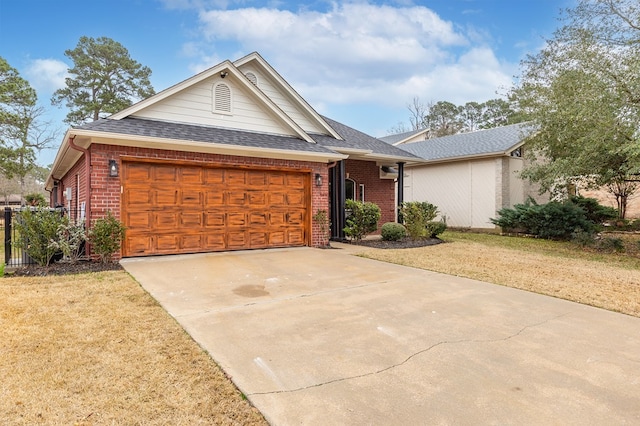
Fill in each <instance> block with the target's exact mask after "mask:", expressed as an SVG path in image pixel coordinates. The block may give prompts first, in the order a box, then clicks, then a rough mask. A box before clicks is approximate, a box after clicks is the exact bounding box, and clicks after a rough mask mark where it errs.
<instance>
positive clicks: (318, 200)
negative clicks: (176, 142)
mask: <svg viewBox="0 0 640 426" xmlns="http://www.w3.org/2000/svg"><path fill="white" fill-rule="evenodd" d="M90 152H91V221H92V222H93V221H95V220H96V219H98V218H101V217H104V216H105V215H106V213H107V211H111V213H112V214H113V215H114V216H115V217H116V218H118V219H120V197H121V182H120V178H119V177H117V178H113V177H109V175H108V174H109V160H112V159H114V160H116V161H117V162H118V167H119V168H120V169H121V168H122V162H121V159H120V157H121V156H134V157H141V158H154V159H162V160H178V161H194V162H201V163H210V164H211V163H214V164H220V165H230V166H232V165H245V166H262V167H275V168H282V169H288V170H311V177H312V184H311V210H310V211H309V215H310V216H313V215H314V214H315V213H316V212H317V211H318V210H325V211H327V210H328V205H329V195H328V194H329V186H328V185H329V183H328V182H329V179H328V169H327V164H325V163H315V162H308V161H295V160H279V159H271V158H251V157H240V156H232V155H218V154H204V153H194V152H181V151H169V150H154V149H149V148H135V147H122V146H115V145H101V144H93V145H91V147H90ZM78 173H80V176H81V180H80V182H81V188H82V189H81V191H80V197H82V198H81V200H85V199H86V198H85V197H86V196H85V192H84V188H85V187H86V179H85V177H84V158H81V159H80V160H79V161H78V163H77V164H76V165H74V166H73V168H72V169H71V170H70V171H69V172H68V173H67V174H66V175H65V177H64V178H63V179H62V182H63V185H64V186H65V187H66V186H67V185H69V182H72V183H73V182H75V180H74V179H75V175H76V174H78ZM316 173H319V174H320V175H321V176H322V186H320V187H318V186H316V185H315V174H316ZM61 191H64V189H61ZM309 220H311V217H310V218H309ZM311 228H312V235H311V245H312V246H314V247H316V246H320V245H322V244H323V241H324V239H323V236H322V235H321V232H320V225H319V224H317V223H314V222H312V227H311Z"/></svg>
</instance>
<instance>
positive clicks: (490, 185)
mask: <svg viewBox="0 0 640 426" xmlns="http://www.w3.org/2000/svg"><path fill="white" fill-rule="evenodd" d="M495 164H496V163H495V160H477V161H460V162H455V163H444V164H436V165H428V166H420V167H411V168H407V169H406V173H407V175H408V176H407V179H406V181H405V192H404V199H405V201H428V202H429V203H431V204H435V205H436V206H438V210H439V211H440V216H446V217H447V224H448V225H449V226H453V227H464V228H469V227H472V228H494V225H493V224H492V223H491V222H490V221H489V219H490V218H492V217H495V213H496V210H495V205H496V190H495V188H496V179H497V177H496V166H495Z"/></svg>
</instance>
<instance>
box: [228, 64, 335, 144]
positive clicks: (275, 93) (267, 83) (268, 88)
mask: <svg viewBox="0 0 640 426" xmlns="http://www.w3.org/2000/svg"><path fill="white" fill-rule="evenodd" d="M240 71H241V72H242V73H243V74H247V73H249V72H250V73H252V74H254V75H255V76H256V77H257V80H258V88H259V89H260V90H262V91H263V92H264V94H265V95H267V96H268V97H269V98H270V99H271V100H272V101H273V103H275V104H276V105H278V107H280V109H281V110H283V111H284V112H285V114H287V115H288V116H289V117H291V119H292V120H293V121H295V122H296V124H298V126H300V127H301V128H302V129H303V130H304V131H305V132H307V133H326V131H325V130H323V129H322V128H321V127H320V126H318V125H317V124H316V123H315V121H314V120H312V119H311V118H310V117H308V116H307V114H306V113H305V111H304V110H303V109H302V108H299V107H298V106H297V103H296V102H294V101H293V100H292V99H291V97H290V96H289V95H288V94H287V93H286V92H284V91H281V90H280V88H279V86H278V85H276V84H274V82H273V81H272V80H271V79H270V78H269V77H268V76H266V75H264V74H262V73H260V71H259V70H257V69H256V68H254V67H252V66H250V65H244V66H242V67H240Z"/></svg>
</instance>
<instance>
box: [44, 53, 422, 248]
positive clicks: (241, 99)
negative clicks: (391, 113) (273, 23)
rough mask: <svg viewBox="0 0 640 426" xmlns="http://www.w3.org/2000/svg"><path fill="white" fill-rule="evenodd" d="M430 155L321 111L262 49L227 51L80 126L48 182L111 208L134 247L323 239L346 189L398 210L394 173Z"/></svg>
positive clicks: (386, 217)
mask: <svg viewBox="0 0 640 426" xmlns="http://www.w3.org/2000/svg"><path fill="white" fill-rule="evenodd" d="M414 161H418V159H417V158H416V157H415V156H413V155H412V154H410V153H408V152H406V151H403V150H400V149H398V148H396V147H393V146H390V145H388V144H386V143H384V142H382V141H380V140H378V139H376V138H373V137H371V136H368V135H366V134H364V133H361V132H359V131H357V130H354V129H352V128H350V127H348V126H345V125H343V124H340V123H338V122H336V121H333V120H330V119H328V118H326V117H323V116H321V115H319V114H318V113H317V112H316V111H315V110H314V109H313V108H311V106H310V105H309V104H308V103H307V102H306V101H305V100H304V99H303V98H302V97H301V96H300V95H299V94H298V93H297V92H296V91H295V90H294V89H293V88H292V87H291V86H290V85H289V84H288V83H287V82H286V81H285V80H284V79H283V78H282V77H281V76H280V75H279V74H278V73H277V72H276V71H275V70H274V69H273V68H272V67H271V66H270V65H269V64H268V63H267V62H266V61H265V60H264V59H263V58H262V57H261V56H260V55H258V54H257V53H252V54H250V55H248V56H245V57H244V58H241V59H239V60H237V61H235V62H230V61H224V62H222V63H220V64H218V65H216V66H214V67H212V68H210V69H208V70H206V71H204V72H202V73H200V74H198V75H196V76H193V77H191V78H189V79H187V80H185V81H183V82H181V83H178V84H176V85H174V86H172V87H170V88H168V89H166V90H164V91H162V92H160V93H158V94H156V95H154V96H152V97H150V98H148V99H146V100H143V101H141V102H139V103H137V104H135V105H133V106H131V107H129V108H127V109H125V110H123V111H120V112H118V113H116V114H113V115H112V116H110V117H108V118H107V119H102V120H98V121H95V122H92V123H88V124H85V125H83V126H80V127H77V128H71V129H69V130H68V131H67V132H66V134H65V137H64V139H63V141H62V144H61V147H60V149H59V151H58V153H57V156H56V158H55V161H54V163H53V168H52V170H51V174H50V175H49V177H48V179H47V182H46V188H47V190H49V191H51V204H52V205H64V206H68V207H70V208H71V209H72V210H76V211H80V212H81V217H85V218H86V222H87V225H89V224H90V223H91V222H93V221H95V220H96V219H98V218H101V217H104V216H105V215H106V214H107V212H108V211H110V212H112V213H113V214H114V215H115V216H116V217H117V218H119V219H120V220H121V221H122V222H123V224H124V226H126V228H127V232H126V238H125V241H124V244H123V247H122V253H121V255H122V256H125V257H126V256H145V255H154V254H175V253H194V252H209V251H222V250H239V249H253V248H271V247H289V246H318V245H321V244H322V243H323V235H321V227H320V224H319V223H314V222H313V219H312V218H313V216H314V215H315V214H316V213H317V212H318V211H322V210H324V211H327V212H328V216H329V219H330V221H331V236H332V237H333V238H335V239H341V238H344V232H343V228H344V225H345V211H344V204H345V199H346V198H355V199H364V200H365V201H372V202H375V203H376V204H378V205H379V206H380V208H381V210H382V218H381V221H380V224H382V223H384V222H387V221H394V220H395V218H396V216H395V215H396V202H397V201H396V198H397V199H398V200H400V201H401V200H402V194H398V195H397V197H396V194H395V190H394V177H396V175H393V174H392V173H388V171H390V170H391V169H394V170H400V171H402V169H403V166H404V164H405V163H407V164H410V163H412V162H414Z"/></svg>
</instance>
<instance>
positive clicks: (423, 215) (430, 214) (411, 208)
mask: <svg viewBox="0 0 640 426" xmlns="http://www.w3.org/2000/svg"><path fill="white" fill-rule="evenodd" d="M400 214H401V215H402V219H403V220H404V226H405V227H406V228H407V233H408V234H409V237H410V238H411V239H413V240H416V239H418V238H420V237H424V236H425V235H426V234H427V223H428V222H429V221H431V220H433V219H434V218H435V217H436V215H437V214H438V208H437V207H436V206H434V205H433V204H430V203H427V202H424V201H411V202H407V203H402V206H401V207H400Z"/></svg>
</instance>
